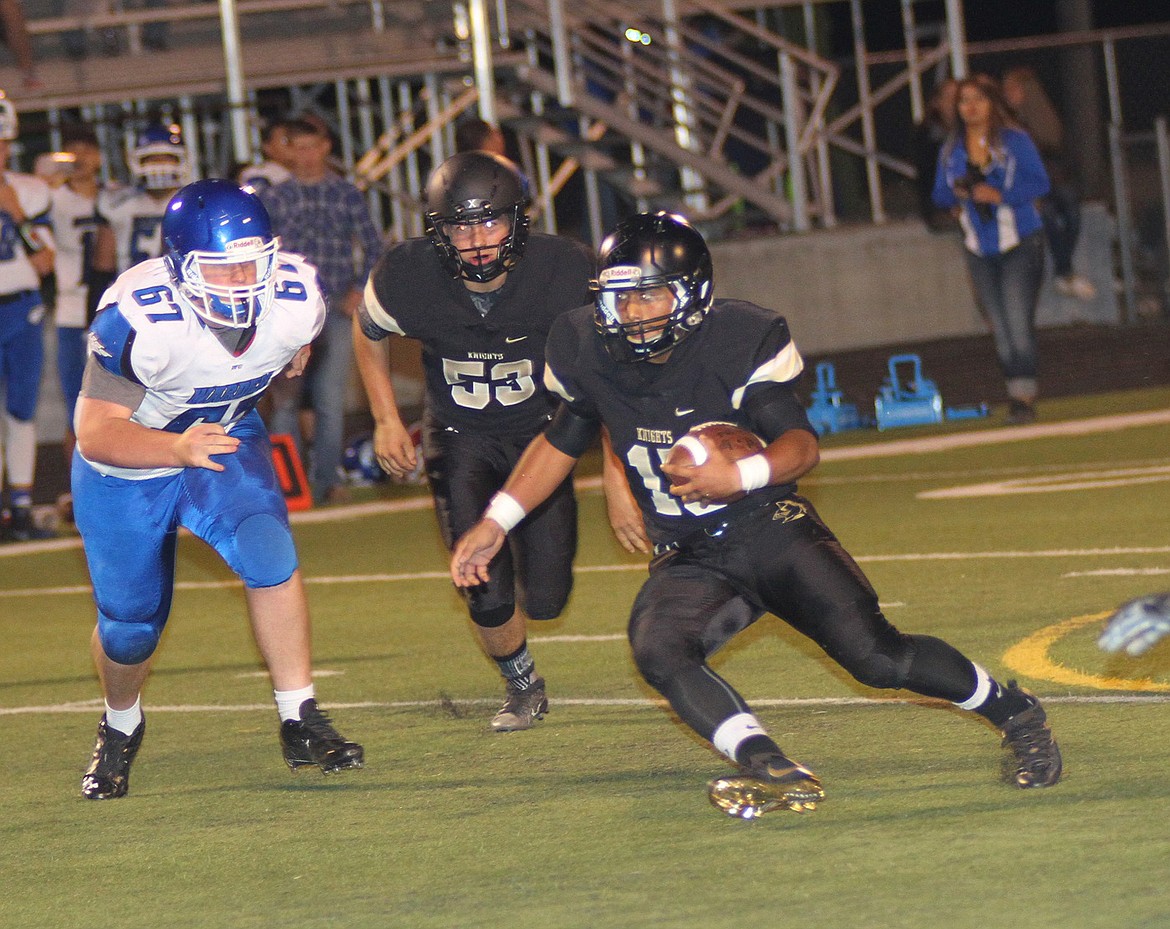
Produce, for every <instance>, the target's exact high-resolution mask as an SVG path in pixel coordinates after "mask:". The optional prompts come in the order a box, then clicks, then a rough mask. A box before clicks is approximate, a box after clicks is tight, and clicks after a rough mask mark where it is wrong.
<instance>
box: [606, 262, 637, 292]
mask: <svg viewBox="0 0 1170 929" xmlns="http://www.w3.org/2000/svg"><path fill="white" fill-rule="evenodd" d="M598 281H599V283H600V284H601V286H602V287H610V286H613V285H615V284H617V285H620V284H626V285H628V286H630V287H637V286H638V284H639V283H641V281H642V269H641V268H638V267H635V266H634V265H615V266H614V267H612V268H606V269H605V270H604V271H602V272H601V274H600V276H599V278H598Z"/></svg>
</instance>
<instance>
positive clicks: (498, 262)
mask: <svg viewBox="0 0 1170 929" xmlns="http://www.w3.org/2000/svg"><path fill="white" fill-rule="evenodd" d="M501 226H503V227H505V228H506V231H505V232H504V234H503V236H502V237H501V238H500V239H499V241H498V242H495V243H494V244H479V243H483V242H491V241H492V240H494V239H495V238H496V235H497V234H498V231H499V229H500V227H501ZM477 227H478V229H477ZM427 233H428V234H429V235H430V237H431V243H432V244H433V245H434V246H435V248H436V249H438V251H439V259H440V261H441V262H442V264H443V267H444V268H445V269H446V270H447V272H448V273H449V274H450V275H451V276H452V277H456V278H461V279H462V280H465V281H472V282H474V283H477V284H486V283H488V282H489V281H493V280H495V279H496V278H498V277H499V276H500V275H501V274H505V273H507V272H508V271H511V270H512V269H513V268H514V267H516V263H517V262H518V261H519V260H520V256H521V255H522V254H523V252H524V244H525V243H526V242H527V240H528V216H527V215H526V214H525V213H524V209H523V204H520V203H517V204H514V205H513V206H512V207H511V208H510V209H504V210H492V209H490V208H489V207H485V206H484V205H483V204H482V203H479V202H477V201H468V203H467V204H466V205H461V207H460V209H459V210H458V211H457V212H456V213H455V215H453V216H438V215H436V214H434V213H429V212H428V213H427Z"/></svg>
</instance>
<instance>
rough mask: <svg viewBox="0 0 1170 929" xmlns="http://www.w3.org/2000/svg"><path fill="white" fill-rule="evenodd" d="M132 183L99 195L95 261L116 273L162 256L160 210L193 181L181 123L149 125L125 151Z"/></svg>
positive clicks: (161, 213)
mask: <svg viewBox="0 0 1170 929" xmlns="http://www.w3.org/2000/svg"><path fill="white" fill-rule="evenodd" d="M126 164H127V167H128V168H129V169H130V177H131V179H132V181H133V182H134V186H133V187H119V188H117V189H114V190H111V191H109V192H108V193H103V194H101V195H100V196H99V197H98V214H99V215H100V216H101V218H102V221H103V224H104V225H103V228H102V229H101V230H99V233H98V241H97V253H96V256H95V261H96V262H97V263H98V265H99V266H101V267H107V266H116V267H117V269H118V270H119V271H125V270H126V269H128V268H132V267H134V265H136V264H138V263H139V262H140V261H145V260H146V259H147V258H157V257H159V256H160V255H161V254H162V239H161V237H160V229H161V228H162V217H163V210H165V209H166V207H167V203H168V202H169V201H170V199H171V197H172V196H174V194H175V191H177V190H178V189H179V188H180V187H182V186H183V185H184V184H187V183H189V182H190V181H191V164H190V159H189V158H188V156H187V149H186V147H185V146H184V145H183V140H182V137H181V135H180V134H179V127H178V126H175V125H171V126H152V127H150V128H149V129H147V130H146V131H145V132H143V133H142V134H141V135H139V136H138V138H137V140H136V141H135V145H134V147H133V148H131V149H130V151H129V152H128V153H127V155H126Z"/></svg>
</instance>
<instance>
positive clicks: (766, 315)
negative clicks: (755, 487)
mask: <svg viewBox="0 0 1170 929" xmlns="http://www.w3.org/2000/svg"><path fill="white" fill-rule="evenodd" d="M803 369H804V362H803V360H802V359H801V357H800V352H798V351H797V349H796V345H795V344H794V343H793V342H792V339H791V337H790V336H789V333H788V324H787V323H786V322H785V320H784V318H783V317H782V316H780V315H778V314H777V313H775V312H773V311H771V310H767V309H764V308H763V307H759V306H756V305H755V304H753V303H747V302H744V301H740V300H716V301H715V302H714V305H713V306H712V308H711V311H710V313H709V314H708V316H707V318H706V320H705V321H704V322H703V324H702V325H701V326H699V328H698V329H697V330H696V331H695V332H694V333H693V334H692V335H690V336H688V337H687V338H686V339H684V340H683V341H682V342H680V343H679V344H678V345H677V346H676V347H675V348H674V349H673V350H672V351H671V353H670V355H669V357H668V358H667V360H666V361H665V362H664V363H662V364H655V363H652V362H647V361H641V362H634V363H621V362H617V361H614V360H613V359H612V358H611V357H610V355H609V353H608V352H607V351H606V348H605V345H604V343H603V342H602V340H601V338H600V337H599V336H598V334H597V331H596V329H595V328H594V323H593V312H592V308H591V307H582V308H581V309H579V310H574V311H572V312H571V313H567V314H565V315H564V316H563V317H561V318H560V319H559V320H557V322H556V324H555V325H554V326H553V330H552V332H551V333H550V335H549V343H548V366H547V368H546V370H545V384H546V386H547V387H548V388H549V390H550V391H551V392H553V393H555V394H557V395H558V396H560V397H561V398H562V399H563V400H564V401H565V402H566V403H568V405H569V407H570V408H571V409H572V410H573V411H574V412H575V413H577V414H578V415H580V416H585V417H588V418H591V419H596V420H599V421H601V422H603V423H604V424H605V426H606V427H607V428H608V429H609V434H610V438H611V440H612V441H613V448H614V451H615V452H616V453H617V456H618V458H620V459H621V461H622V462H623V464H624V465H625V468H626V476H627V478H628V480H629V484H630V489H631V490H632V491H633V493H634V496H635V498H636V499H637V500H638V504H639V506H640V507H641V508H642V512H643V515H644V516H645V519H646V528H647V531H648V532H649V534H650V537H651V539H653V541H654V542H655V543H658V544H666V543H670V542H674V541H677V540H678V539H680V538H682V537H684V536H686V535H688V534H689V533H691V532H693V531H695V530H696V529H699V528H709V527H712V526H714V525H717V524H718V523H720V522H722V521H724V520H727V519H729V518H734V515H735V514H736V513H737V512H738V511H739V510H741V509H748V508H754V507H756V506H759V505H760V504H761V503H763V502H766V501H767V500H773V499H779V498H781V497H783V496H786V495H788V494H789V493H791V492H792V491H794V490H795V485H794V484H785V485H775V486H772V487H768V488H764V489H763V490H761V491H757V492H756V493H752V494H749V495H748V496H747V497H745V498H744V499H743V500H741V501H739V502H737V503H733V504H729V505H728V506H713V505H707V506H700V505H699V504H697V503H693V504H689V503H688V504H684V503H683V502H682V501H681V500H679V499H678V498H677V497H673V496H671V495H670V493H668V491H667V488H668V487H669V486H670V483H671V482H670V479H669V478H667V477H666V475H665V474H663V472H662V468H661V464H662V460H663V458H665V456H666V453H667V451H668V450H669V449H670V446H671V445H673V444H674V443H675V442H676V441H677V440H678V439H680V438H681V437H682V436H683V435H685V434H686V432H687V430H689V429H691V428H692V427H694V426H697V425H699V424H700V423H706V422H711V421H723V422H732V423H736V424H737V425H740V426H743V427H744V428H746V429H750V430H751V431H752V432H755V433H756V434H757V435H759V436H760V437H761V438H763V439H764V440H766V441H771V440H773V439H775V438H776V437H777V436H779V435H780V434H781V433H783V432H785V431H787V430H789V429H804V430H806V431H808V432H813V431H814V430H813V428H812V426H811V425H810V424H809V421H808V416H807V414H806V413H805V410H804V407H803V405H802V404H801V403H800V401H799V400H798V399H797V397H796V394H795V392H794V390H793V385H794V383H795V381H796V378H798V377H799V376H800V373H801V371H802V370H803ZM764 406H766V408H767V416H766V417H761V416H760V415H759V412H760V411H761V410H762V408H763V407H764Z"/></svg>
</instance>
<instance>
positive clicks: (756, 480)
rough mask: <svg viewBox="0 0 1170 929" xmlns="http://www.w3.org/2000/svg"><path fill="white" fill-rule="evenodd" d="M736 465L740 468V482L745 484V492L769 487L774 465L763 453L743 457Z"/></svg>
mask: <svg viewBox="0 0 1170 929" xmlns="http://www.w3.org/2000/svg"><path fill="white" fill-rule="evenodd" d="M735 466H736V467H737V468H739V482H740V483H741V484H742V485H743V490H744V493H751V492H752V491H753V490H759V489H760V488H761V487H767V486H768V483H769V482H770V481H771V480H772V466H771V465H770V464H768V459H767V458H765V457H764V456H763V454H762V453H756V454H755V455H749V456H748V457H747V458H741V459H739V461H737V462H736V463H735Z"/></svg>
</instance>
